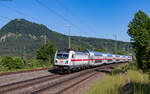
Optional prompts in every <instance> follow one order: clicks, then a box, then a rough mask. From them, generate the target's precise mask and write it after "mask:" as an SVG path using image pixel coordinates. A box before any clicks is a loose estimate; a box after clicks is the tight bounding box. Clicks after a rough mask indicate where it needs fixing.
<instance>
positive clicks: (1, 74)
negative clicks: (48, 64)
mask: <svg viewBox="0 0 150 94" xmlns="http://www.w3.org/2000/svg"><path fill="white" fill-rule="evenodd" d="M49 69H52V68H41V69H32V70H24V71H16V72H7V73H0V76H5V75H12V74H19V73H27V72H35V71H42V70H49Z"/></svg>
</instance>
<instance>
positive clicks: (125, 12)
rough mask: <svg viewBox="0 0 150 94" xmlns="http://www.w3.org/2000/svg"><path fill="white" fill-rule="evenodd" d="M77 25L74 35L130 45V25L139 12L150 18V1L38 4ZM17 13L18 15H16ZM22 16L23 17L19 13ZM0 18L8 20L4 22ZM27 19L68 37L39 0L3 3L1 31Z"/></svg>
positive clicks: (6, 0)
mask: <svg viewBox="0 0 150 94" xmlns="http://www.w3.org/2000/svg"><path fill="white" fill-rule="evenodd" d="M39 1H40V2H42V3H43V4H45V5H46V6H48V7H49V8H51V9H52V10H54V11H55V12H57V13H58V14H59V15H61V16H63V17H64V18H65V19H67V20H69V21H71V23H73V24H74V25H73V26H72V25H71V27H70V30H71V35H75V36H86V37H97V38H108V39H114V37H113V35H117V39H118V40H121V41H130V38H129V36H128V34H127V30H128V23H129V22H130V21H131V20H132V18H133V17H134V14H135V13H136V12H137V11H138V10H139V9H140V10H142V11H144V12H145V13H147V14H148V15H150V0H39ZM16 11H19V13H17V12H16ZM20 12H21V13H20ZM1 16H4V17H8V18H9V19H5V18H3V17H1ZM15 18H24V19H27V20H29V21H32V22H37V23H39V24H44V25H46V26H47V27H48V28H50V29H52V30H54V31H56V32H60V33H63V34H68V30H69V29H68V28H67V26H66V25H67V24H70V23H69V22H66V21H64V20H63V19H62V18H61V17H60V16H57V15H56V14H54V13H52V12H51V11H49V10H48V9H47V8H45V7H43V6H41V5H40V4H38V3H37V2H36V0H0V28H1V27H2V26H4V25H5V24H7V23H8V21H10V19H15Z"/></svg>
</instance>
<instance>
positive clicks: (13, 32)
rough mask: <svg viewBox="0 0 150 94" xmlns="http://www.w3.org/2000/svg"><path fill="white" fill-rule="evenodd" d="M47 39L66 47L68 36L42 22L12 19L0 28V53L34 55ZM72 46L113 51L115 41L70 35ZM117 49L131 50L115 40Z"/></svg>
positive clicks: (126, 43)
mask: <svg viewBox="0 0 150 94" xmlns="http://www.w3.org/2000/svg"><path fill="white" fill-rule="evenodd" d="M44 35H46V36H47V40H49V41H51V42H53V44H55V45H56V47H57V48H67V47H68V37H67V36H66V35H63V34H60V33H57V32H54V31H52V30H50V29H49V28H47V27H46V26H44V25H42V24H37V23H33V22H30V21H27V20H25V19H14V20H12V21H10V22H8V24H6V25H5V26H3V27H2V28H1V29H0V55H15V56H21V55H27V56H29V57H31V56H34V53H35V51H36V50H37V49H38V48H39V47H40V45H42V44H43V43H44ZM71 41H72V47H75V48H78V47H86V48H88V49H93V48H100V49H105V50H107V51H108V52H114V51H115V43H116V42H115V41H114V40H110V39H100V38H88V37H80V36H72V37H71ZM117 50H118V51H120V50H124V51H127V52H132V47H131V45H130V43H128V42H122V41H117Z"/></svg>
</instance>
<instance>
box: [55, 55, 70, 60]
mask: <svg viewBox="0 0 150 94" xmlns="http://www.w3.org/2000/svg"><path fill="white" fill-rule="evenodd" d="M68 57H69V54H57V59H67V58H68Z"/></svg>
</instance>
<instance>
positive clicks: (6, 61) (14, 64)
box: [1, 56, 24, 70]
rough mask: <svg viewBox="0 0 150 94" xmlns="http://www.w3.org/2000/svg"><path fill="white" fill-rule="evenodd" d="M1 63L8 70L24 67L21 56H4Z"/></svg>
mask: <svg viewBox="0 0 150 94" xmlns="http://www.w3.org/2000/svg"><path fill="white" fill-rule="evenodd" d="M1 65H2V66H3V67H5V68H7V69H8V70H12V69H22V68H23V67H24V62H23V60H21V59H20V58H14V57H11V56H5V57H4V58H2V61H1Z"/></svg>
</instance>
